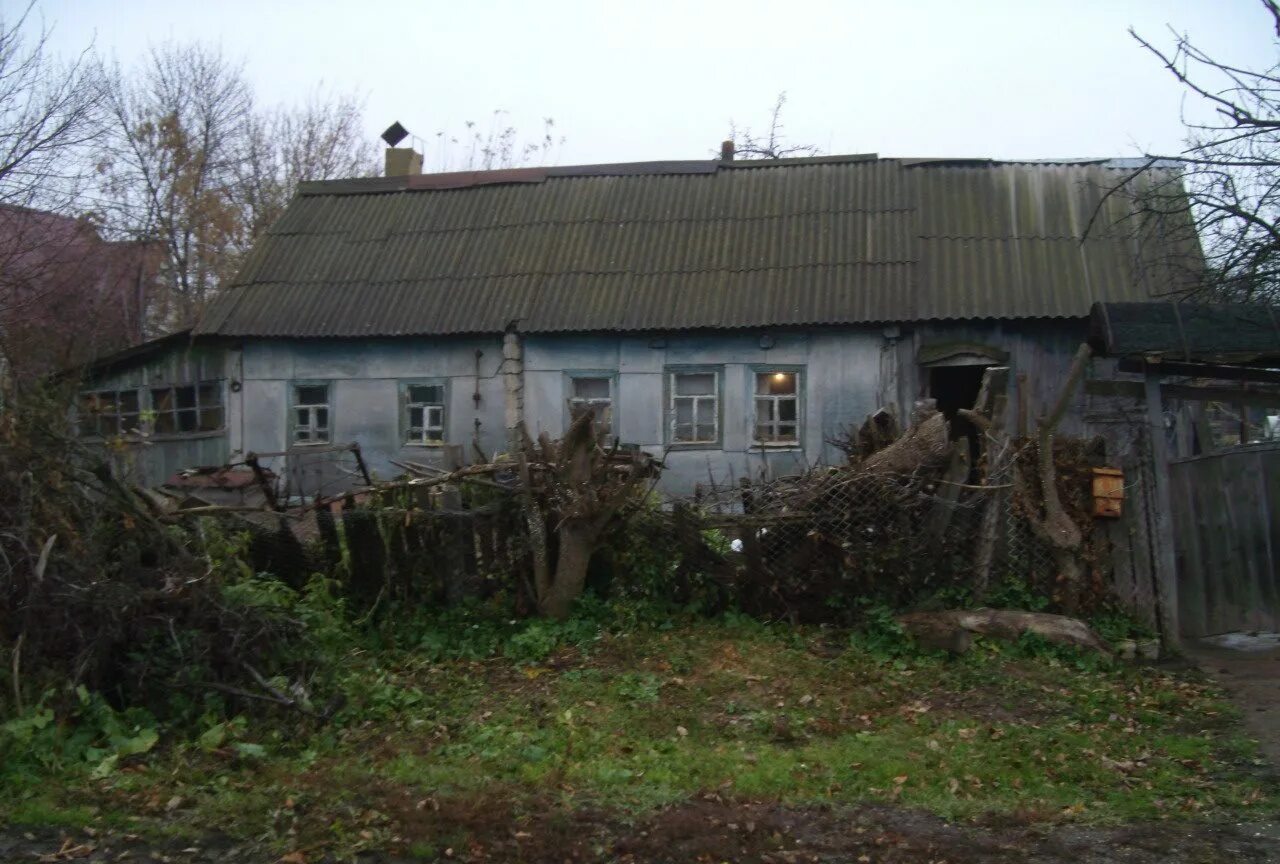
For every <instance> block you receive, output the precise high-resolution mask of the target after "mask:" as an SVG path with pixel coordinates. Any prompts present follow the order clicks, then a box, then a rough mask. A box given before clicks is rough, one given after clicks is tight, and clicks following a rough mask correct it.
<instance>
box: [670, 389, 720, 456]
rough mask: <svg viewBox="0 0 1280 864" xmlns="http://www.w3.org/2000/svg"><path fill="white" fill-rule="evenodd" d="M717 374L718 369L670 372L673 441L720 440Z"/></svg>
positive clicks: (708, 442)
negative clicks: (712, 370) (714, 370)
mask: <svg viewBox="0 0 1280 864" xmlns="http://www.w3.org/2000/svg"><path fill="white" fill-rule="evenodd" d="M718 378H719V375H718V373H716V372H673V373H671V381H670V388H671V389H670V392H671V403H670V405H669V410H670V416H671V440H672V441H673V442H676V443H683V444H713V443H715V442H717V441H719V439H720V404H719V400H720V396H719V380H718Z"/></svg>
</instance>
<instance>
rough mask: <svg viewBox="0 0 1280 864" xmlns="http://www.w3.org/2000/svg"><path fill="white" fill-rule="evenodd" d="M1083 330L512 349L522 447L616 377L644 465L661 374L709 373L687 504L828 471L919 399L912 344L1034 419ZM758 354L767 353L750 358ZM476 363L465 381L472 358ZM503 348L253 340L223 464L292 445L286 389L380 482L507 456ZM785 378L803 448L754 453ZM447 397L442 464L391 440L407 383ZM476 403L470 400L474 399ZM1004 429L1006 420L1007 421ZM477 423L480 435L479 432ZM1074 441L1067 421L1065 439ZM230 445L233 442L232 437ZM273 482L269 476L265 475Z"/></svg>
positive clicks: (689, 467)
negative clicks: (760, 394)
mask: <svg viewBox="0 0 1280 864" xmlns="http://www.w3.org/2000/svg"><path fill="white" fill-rule="evenodd" d="M1083 327H1084V325H1083V323H1082V322H1066V321H1058V322H1054V323H1053V324H1051V325H1040V324H1036V323H1034V322H1033V323H1028V324H1021V325H1019V324H1009V323H1005V324H995V323H981V322H980V323H965V324H958V325H954V326H948V325H931V326H929V327H927V328H919V329H917V330H915V331H910V330H899V329H898V328H888V329H886V328H882V327H879V326H865V327H850V328H830V329H821V330H794V331H786V330H775V331H770V332H769V333H768V334H767V335H768V337H769V338H768V339H762V336H765V335H766V334H765V333H763V332H753V333H723V332H720V333H716V332H707V333H681V334H675V335H670V334H668V335H652V336H646V335H618V334H612V335H570V334H565V335H530V336H525V337H524V384H525V390H524V405H525V421H526V423H527V425H528V428H529V430H530V432H531V433H532V434H534V435H535V436H536V435H538V434H540V433H542V432H546V433H548V434H550V435H551V436H553V437H554V436H558V435H560V434H562V433H563V431H564V428H565V425H566V423H567V420H568V410H567V400H568V397H569V387H570V378H569V376H570V375H572V374H582V373H604V374H609V375H611V376H612V377H613V378H614V381H615V390H614V400H615V407H614V423H615V430H616V432H617V434H618V436H619V437H620V438H621V440H622V441H623V442H624V443H627V444H635V445H639V446H641V447H643V448H644V449H646V450H648V451H650V452H653V453H662V452H663V451H664V449H665V448H666V445H665V439H666V432H667V430H666V428H665V426H664V416H665V414H664V408H665V387H664V371H665V370H667V369H669V368H671V367H680V366H714V367H717V368H718V369H719V370H720V371H721V418H722V420H721V446H719V447H714V448H708V447H698V448H688V449H680V448H671V449H669V450H667V455H666V462H667V470H666V472H665V475H664V480H663V488H664V489H665V490H666V491H668V492H672V493H688V492H690V491H692V489H693V487H694V485H695V484H698V483H702V484H707V483H712V482H714V483H716V484H726V483H732V482H734V480H735V479H736V478H740V477H744V476H758V475H760V474H761V473H762V472H764V473H766V474H770V475H780V474H787V473H793V472H796V471H799V470H802V469H803V468H804V467H806V466H808V465H813V464H819V463H824V462H825V463H831V462H835V461H838V460H839V459H840V458H841V457H840V453H839V452H838V451H837V450H835V448H833V447H832V446H830V445H829V444H827V443H826V440H827V439H828V438H829V437H831V436H833V435H835V434H837V433H839V432H840V430H841V429H843V428H845V427H847V426H848V425H850V424H854V425H857V424H860V423H861V422H862V420H863V419H864V418H865V417H866V415H867V414H869V413H870V412H872V411H874V410H875V409H876V408H877V407H879V406H881V405H886V404H892V405H893V406H894V407H895V409H896V410H897V411H899V413H900V414H906V413H909V412H910V410H911V405H912V403H913V402H914V400H915V399H917V398H920V397H921V396H923V395H925V390H926V388H927V380H928V379H927V375H926V374H922V373H921V372H920V370H919V369H918V368H917V366H916V362H915V358H916V353H917V351H918V349H919V346H921V345H923V344H927V343H929V342H934V341H969V342H981V343H984V344H987V345H990V346H992V347H995V348H1000V349H1002V350H1005V351H1008V352H1009V354H1010V358H1009V364H1010V365H1011V366H1012V367H1013V369H1014V373H1015V379H1016V373H1017V372H1018V371H1020V370H1026V371H1027V372H1028V381H1029V382H1034V383H1033V384H1032V385H1031V386H1034V387H1035V390H1034V394H1033V398H1032V402H1031V407H1032V411H1033V412H1038V411H1039V410H1041V409H1042V408H1043V406H1044V404H1045V403H1046V402H1047V401H1048V400H1049V399H1051V398H1052V396H1053V395H1054V394H1056V387H1057V385H1058V383H1059V382H1060V381H1061V380H1062V378H1063V376H1064V374H1065V370H1066V368H1067V366H1068V365H1069V362H1070V357H1071V354H1072V353H1073V352H1074V350H1075V348H1076V346H1077V345H1078V344H1079V341H1080V340H1081V339H1082V338H1083ZM764 345H768V346H769V347H763V346H764ZM477 351H479V352H482V353H481V355H480V358H479V376H478V377H477V374H476V373H477V358H476V352H477ZM501 361H502V354H501V342H500V339H498V338H497V337H496V336H495V337H477V338H468V337H455V338H448V337H446V338H431V339H426V338H423V339H418V338H413V339H408V338H406V339H394V340H393V339H385V340H325V341H318V340H317V341H309V340H252V341H248V342H246V343H245V345H244V348H243V366H242V371H241V374H242V376H243V383H244V389H243V393H242V394H241V396H242V402H243V410H242V411H237V416H235V417H234V418H233V421H232V422H233V428H234V429H235V430H236V431H235V432H234V437H235V439H236V441H237V446H236V448H235V450H238V451H241V452H247V451H257V452H270V451H279V450H285V449H287V448H288V447H289V445H290V440H289V432H290V426H289V417H288V406H289V401H290V389H289V388H290V386H291V385H292V383H293V382H296V381H329V382H331V388H332V389H331V396H330V399H331V404H332V406H333V419H332V423H333V427H332V440H333V441H334V442H335V443H347V442H352V441H354V442H358V443H359V444H360V447H361V450H362V452H363V454H364V457H365V459H366V460H367V462H368V464H369V466H370V468H371V469H372V470H373V471H374V473H375V474H377V475H379V476H383V477H386V476H390V475H394V474H396V473H399V469H397V468H396V467H395V466H394V465H393V464H392V460H396V461H403V460H406V459H407V460H413V461H419V462H421V461H428V462H436V463H443V462H446V461H448V460H450V459H455V458H461V460H462V461H464V462H471V461H474V460H475V458H476V453H475V450H476V447H479V449H480V450H482V451H483V452H484V453H485V454H486V455H492V454H494V453H495V452H500V451H502V450H504V449H505V447H506V439H505V430H504V421H503V408H504V403H503V390H502V381H501ZM768 367H779V368H798V369H800V370H801V371H802V376H801V391H802V400H801V417H802V424H801V441H800V445H799V446H797V447H794V448H785V449H769V450H767V451H762V450H761V448H759V447H755V446H752V443H751V434H752V417H753V410H754V402H753V398H752V386H753V373H754V372H755V371H757V370H763V369H764V368H768ZM421 379H428V380H443V381H447V385H448V400H449V403H448V404H449V411H448V417H447V424H448V434H447V439H448V443H449V444H451V445H455V447H454V448H453V449H451V450H449V449H442V448H432V447H420V446H406V445H404V444H403V442H402V429H401V419H400V401H399V399H400V397H399V387H400V384H401V383H402V382H405V381H411V380H421ZM477 392H478V393H479V394H480V399H479V402H478V403H477V402H476V401H475V399H474V394H475V393H477ZM1010 414H1011V415H1012V414H1013V412H1010ZM477 421H478V425H477ZM1073 423H1074V424H1075V428H1078V427H1079V421H1078V418H1076V417H1071V418H1069V419H1068V422H1067V425H1068V426H1069V425H1070V424H1073ZM241 435H242V437H241ZM271 464H272V465H273V467H277V468H280V467H282V464H279V463H271Z"/></svg>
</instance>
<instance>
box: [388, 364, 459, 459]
mask: <svg viewBox="0 0 1280 864" xmlns="http://www.w3.org/2000/svg"><path fill="white" fill-rule="evenodd" d="M410 387H439V388H440V399H441V401H440V402H439V403H438V405H439V408H440V440H439V441H430V440H426V439H423V440H421V441H415V440H413V439H411V438H410V437H409V412H410V410H411V408H412V407H413V406H415V405H421V406H422V407H423V408H424V409H427V408H430V407H433V406H435V405H436V404H437V403H433V402H421V403H418V402H414V403H410V402H409V388H410ZM398 396H399V403H400V410H399V412H398V415H399V418H400V426H399V429H398V431H397V433H396V434H397V437H398V438H399V440H400V446H402V447H424V448H433V447H444V446H446V445H447V444H448V443H449V414H450V411H449V405H450V397H451V396H452V393H451V392H450V388H449V379H448V378H412V379H405V380H402V381H400V382H399V393H398ZM426 419H427V417H426V414H425V413H424V415H423V420H424V421H425V420H426ZM429 428H431V427H430V426H429V425H428V424H426V423H425V422H424V423H423V425H422V429H423V430H426V429H429Z"/></svg>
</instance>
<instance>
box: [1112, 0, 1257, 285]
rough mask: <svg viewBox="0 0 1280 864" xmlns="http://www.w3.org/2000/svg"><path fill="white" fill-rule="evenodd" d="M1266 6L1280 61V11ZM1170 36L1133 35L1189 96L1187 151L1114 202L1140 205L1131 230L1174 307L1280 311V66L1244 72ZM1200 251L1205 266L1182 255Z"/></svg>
mask: <svg viewBox="0 0 1280 864" xmlns="http://www.w3.org/2000/svg"><path fill="white" fill-rule="evenodd" d="M1261 2H1262V6H1263V9H1264V10H1265V13H1266V15H1267V21H1268V25H1269V27H1270V29H1271V30H1272V32H1273V51H1274V52H1275V56H1276V58H1277V61H1280V5H1278V4H1277V2H1275V0H1261ZM1170 32H1171V34H1172V37H1173V42H1172V45H1171V46H1170V47H1167V48H1166V47H1160V46H1159V45H1157V44H1156V43H1155V42H1154V41H1152V40H1149V39H1147V38H1146V37H1144V36H1142V35H1140V34H1139V33H1137V32H1136V31H1135V30H1133V29H1130V31H1129V33H1130V35H1132V37H1133V38H1134V39H1135V40H1136V41H1137V42H1138V44H1139V45H1140V46H1142V48H1143V49H1145V50H1146V51H1148V52H1150V53H1151V54H1152V55H1153V56H1154V57H1155V58H1156V59H1157V60H1158V61H1159V62H1160V63H1162V64H1163V65H1164V67H1165V69H1167V70H1168V72H1169V73H1170V74H1171V75H1172V76H1173V77H1174V78H1175V79H1176V80H1177V81H1178V83H1179V84H1180V85H1181V86H1182V88H1183V89H1184V91H1185V93H1186V95H1187V96H1188V97H1189V104H1190V105H1191V106H1193V110H1194V111H1195V112H1196V113H1195V115H1194V116H1193V117H1184V122H1185V124H1186V128H1187V138H1186V142H1185V146H1184V148H1183V149H1182V151H1181V152H1177V153H1164V154H1162V153H1146V154H1144V155H1145V158H1144V159H1143V161H1142V162H1141V164H1139V166H1138V167H1137V168H1135V169H1134V170H1133V171H1132V172H1131V173H1130V174H1129V175H1127V176H1126V177H1125V178H1124V182H1122V183H1121V184H1118V185H1117V186H1116V187H1115V188H1113V189H1112V190H1110V192H1109V194H1110V195H1120V196H1122V197H1126V198H1129V199H1131V200H1132V201H1133V202H1134V204H1135V206H1134V207H1133V208H1132V210H1131V212H1130V214H1129V215H1127V216H1126V217H1125V218H1124V220H1123V221H1125V222H1126V223H1127V224H1126V226H1125V227H1127V228H1129V229H1131V231H1130V233H1131V234H1132V235H1133V236H1136V237H1137V238H1139V239H1140V240H1143V241H1146V242H1143V244H1142V248H1143V251H1144V253H1146V254H1145V259H1146V262H1147V264H1148V265H1149V266H1161V267H1167V270H1168V275H1167V279H1166V282H1167V283H1168V288H1167V293H1169V294H1170V295H1171V296H1172V297H1173V298H1174V299H1177V298H1195V299H1200V300H1210V301H1222V302H1280V62H1277V63H1275V64H1272V65H1271V66H1269V67H1267V68H1264V69H1250V68H1245V67H1243V66H1239V65H1236V64H1234V63H1232V62H1230V61H1229V60H1225V59H1223V58H1221V57H1217V56H1214V55H1212V54H1210V53H1209V52H1207V51H1205V50H1204V49H1202V48H1200V47H1198V46H1197V45H1196V44H1195V43H1194V42H1193V41H1192V39H1191V38H1190V37H1189V36H1187V35H1186V34H1180V33H1177V32H1176V31H1172V30H1171V31H1170ZM1201 112H1203V113H1201ZM1175 169H1176V170H1175ZM1095 216H1096V214H1095ZM1115 221H1116V220H1100V219H1097V218H1095V220H1094V224H1093V225H1091V230H1094V231H1097V230H1099V229H1102V230H1107V229H1114V228H1116V227H1117V226H1116V225H1115ZM1103 223H1109V224H1103ZM1197 243H1198V244H1199V245H1201V246H1202V247H1203V252H1204V258H1203V259H1202V260H1201V259H1199V257H1198V256H1196V255H1188V254H1186V251H1187V250H1188V249H1189V248H1195V246H1196V244H1197ZM1156 249H1160V250H1164V251H1162V252H1158V253H1154V254H1153V250H1156Z"/></svg>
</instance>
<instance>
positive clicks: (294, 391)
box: [289, 379, 334, 449]
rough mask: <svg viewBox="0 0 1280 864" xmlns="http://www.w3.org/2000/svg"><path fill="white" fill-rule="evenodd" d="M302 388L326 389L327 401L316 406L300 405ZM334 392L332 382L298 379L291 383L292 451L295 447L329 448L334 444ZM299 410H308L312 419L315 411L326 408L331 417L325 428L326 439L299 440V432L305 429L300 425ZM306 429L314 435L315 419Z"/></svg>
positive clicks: (290, 436)
mask: <svg viewBox="0 0 1280 864" xmlns="http://www.w3.org/2000/svg"><path fill="white" fill-rule="evenodd" d="M301 387H324V388H325V401H324V402H323V403H316V404H314V405H311V404H308V405H302V404H299V402H298V389H299V388H301ZM333 390H334V387H333V382H332V381H324V380H313V379H298V380H294V381H290V382H289V449H292V448H294V447H327V446H329V445H331V444H332V443H333V420H334V398H333V396H334V393H333ZM299 408H306V409H308V410H307V414H308V416H309V417H311V418H314V414H315V411H316V410H317V409H319V408H324V409H325V410H327V411H328V412H329V415H328V418H327V420H328V422H327V423H326V424H325V426H324V431H325V439H324V440H323V441H318V440H316V439H315V438H311V439H310V440H307V441H299V440H298V432H299V431H300V430H301V429H302V428H303V426H302V424H299V423H298V409H299ZM306 428H307V429H308V430H309V431H310V432H312V433H314V431H315V425H314V419H312V423H311V424H309V425H307V426H306Z"/></svg>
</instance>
